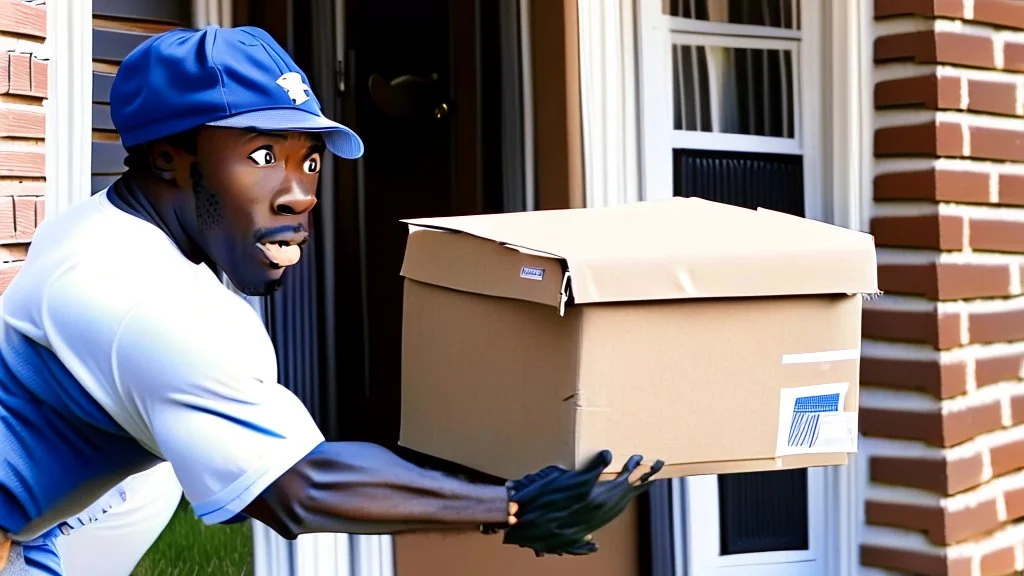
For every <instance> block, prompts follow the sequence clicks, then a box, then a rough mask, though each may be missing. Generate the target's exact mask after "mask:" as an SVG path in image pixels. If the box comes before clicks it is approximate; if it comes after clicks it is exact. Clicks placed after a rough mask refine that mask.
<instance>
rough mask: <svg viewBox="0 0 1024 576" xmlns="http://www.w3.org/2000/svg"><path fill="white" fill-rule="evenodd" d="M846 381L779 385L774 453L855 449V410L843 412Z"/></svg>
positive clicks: (827, 451)
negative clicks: (784, 386) (786, 386)
mask: <svg viewBox="0 0 1024 576" xmlns="http://www.w3.org/2000/svg"><path fill="white" fill-rule="evenodd" d="M849 388H850V385H849V383H847V382H839V383H835V384H818V385H816V386H802V387H800V388H783V389H782V390H781V391H780V394H779V431H778V438H777V439H776V444H775V455H776V456H792V455H794V454H823V453H837V452H856V451H857V437H858V430H857V413H856V412H846V411H844V410H843V406H844V405H845V402H846V392H847V390H849Z"/></svg>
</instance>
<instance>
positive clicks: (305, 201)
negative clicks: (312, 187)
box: [274, 183, 316, 216]
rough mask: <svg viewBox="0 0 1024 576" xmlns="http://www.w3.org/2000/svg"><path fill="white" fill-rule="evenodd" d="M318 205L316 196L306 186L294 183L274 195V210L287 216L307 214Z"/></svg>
mask: <svg viewBox="0 0 1024 576" xmlns="http://www.w3.org/2000/svg"><path fill="white" fill-rule="evenodd" d="M315 205H316V196H315V195H314V193H313V192H311V191H307V190H306V189H305V187H303V186H300V185H299V184H296V183H293V184H291V185H290V186H287V187H286V188H285V189H284V190H283V191H282V192H281V193H280V194H278V195H277V196H275V197H274V211H275V212H277V213H278V214H282V215H285V216H294V215H296V214H305V213H306V212H309V211H310V210H312V209H313V206H315Z"/></svg>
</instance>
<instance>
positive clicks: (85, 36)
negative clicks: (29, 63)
mask: <svg viewBox="0 0 1024 576" xmlns="http://www.w3.org/2000/svg"><path fill="white" fill-rule="evenodd" d="M46 10H47V18H46V28H47V29H46V37H47V43H48V44H49V46H48V50H47V52H48V53H49V55H50V64H49V94H48V95H47V99H46V103H45V104H44V109H45V111H46V144H45V149H46V198H45V200H44V202H45V207H46V215H47V217H52V216H55V215H57V214H59V213H61V212H64V211H65V210H67V209H68V208H70V207H71V206H72V205H74V204H77V203H78V202H80V201H82V200H85V199H87V198H89V197H90V196H91V195H92V0H55V1H54V0H51V1H50V2H48V3H47V4H46Z"/></svg>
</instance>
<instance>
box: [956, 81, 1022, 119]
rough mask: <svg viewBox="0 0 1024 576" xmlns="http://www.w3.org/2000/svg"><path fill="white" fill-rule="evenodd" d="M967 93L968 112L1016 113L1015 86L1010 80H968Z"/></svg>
mask: <svg viewBox="0 0 1024 576" xmlns="http://www.w3.org/2000/svg"><path fill="white" fill-rule="evenodd" d="M967 94H968V104H967V110H968V111H970V112H982V113H987V114H1002V115H1005V116H1016V115H1017V86H1016V85H1015V84H1013V83H1011V82H993V81H989V80H969V81H968V82H967Z"/></svg>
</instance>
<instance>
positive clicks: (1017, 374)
mask: <svg viewBox="0 0 1024 576" xmlns="http://www.w3.org/2000/svg"><path fill="white" fill-rule="evenodd" d="M974 377H975V379H976V381H977V383H978V386H988V385H989V384H998V383H999V382H1006V381H1007V380H1020V379H1022V378H1024V354H1004V355H1002V356H985V357H983V358H978V359H976V360H975V369H974Z"/></svg>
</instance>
